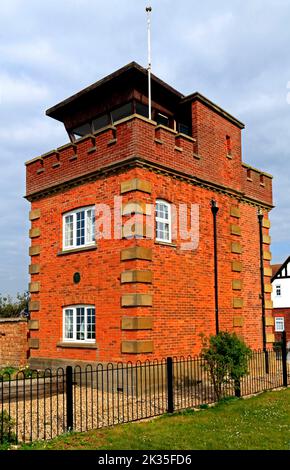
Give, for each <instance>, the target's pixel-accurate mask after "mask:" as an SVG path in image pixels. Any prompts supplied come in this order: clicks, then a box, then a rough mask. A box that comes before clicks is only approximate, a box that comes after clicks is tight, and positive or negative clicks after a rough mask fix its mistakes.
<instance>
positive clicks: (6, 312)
mask: <svg viewBox="0 0 290 470" xmlns="http://www.w3.org/2000/svg"><path fill="white" fill-rule="evenodd" d="M28 297H29V294H28V293H27V292H25V293H24V294H17V296H16V300H14V299H13V298H12V297H11V296H10V295H7V296H3V295H2V294H0V318H1V317H2V318H9V317H19V316H21V315H23V316H25V315H27V314H28Z"/></svg>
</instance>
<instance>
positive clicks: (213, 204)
mask: <svg viewBox="0 0 290 470" xmlns="http://www.w3.org/2000/svg"><path fill="white" fill-rule="evenodd" d="M211 211H212V215H213V241H214V297H215V330H216V334H218V333H219V296H218V253H217V223H216V222H217V213H218V211H219V208H218V206H217V202H216V201H215V200H214V199H212V201H211Z"/></svg>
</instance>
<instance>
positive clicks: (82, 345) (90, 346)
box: [57, 341, 98, 349]
mask: <svg viewBox="0 0 290 470" xmlns="http://www.w3.org/2000/svg"><path fill="white" fill-rule="evenodd" d="M57 347H58V348H75V349H76V348H78V349H98V346H97V345H96V343H85V342H83V343H69V342H65V341H60V342H59V343H57Z"/></svg>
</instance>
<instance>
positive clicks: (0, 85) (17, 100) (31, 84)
mask: <svg viewBox="0 0 290 470" xmlns="http://www.w3.org/2000/svg"><path fill="white" fill-rule="evenodd" d="M48 96H49V90H48V88H47V87H46V86H45V85H44V84H42V83H38V82H36V81H34V80H32V79H31V78H30V77H28V76H25V75H19V76H17V77H13V76H11V75H9V74H7V73H3V72H2V73H0V112H1V107H3V106H11V105H15V104H17V106H21V105H23V104H26V105H30V106H31V105H33V104H34V103H39V102H40V103H41V102H42V103H43V102H44V101H45V100H46V99H47V98H48Z"/></svg>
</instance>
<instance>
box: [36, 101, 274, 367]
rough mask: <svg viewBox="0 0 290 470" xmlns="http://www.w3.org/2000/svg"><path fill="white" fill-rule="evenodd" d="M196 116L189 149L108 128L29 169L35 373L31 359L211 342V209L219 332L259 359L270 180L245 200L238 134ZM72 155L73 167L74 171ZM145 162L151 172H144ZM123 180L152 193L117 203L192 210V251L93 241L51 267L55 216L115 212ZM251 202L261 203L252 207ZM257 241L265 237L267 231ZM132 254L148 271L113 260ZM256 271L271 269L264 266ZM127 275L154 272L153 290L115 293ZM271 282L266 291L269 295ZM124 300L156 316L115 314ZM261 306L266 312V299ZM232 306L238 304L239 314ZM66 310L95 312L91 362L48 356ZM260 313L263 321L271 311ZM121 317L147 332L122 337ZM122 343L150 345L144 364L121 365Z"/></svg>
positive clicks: (117, 356) (171, 351) (131, 125)
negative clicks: (76, 278) (104, 208)
mask: <svg viewBox="0 0 290 470" xmlns="http://www.w3.org/2000/svg"><path fill="white" fill-rule="evenodd" d="M202 106H203V105H200V107H197V108H196V115H197V116H198V117H197V118H196V121H194V122H195V124H194V125H195V126H196V129H197V130H196V136H195V137H196V138H197V142H194V141H193V140H192V139H188V138H186V137H182V136H178V135H177V134H176V133H174V132H173V131H171V130H168V129H165V128H163V127H162V126H161V127H160V126H157V127H156V126H154V124H153V123H150V122H148V121H146V120H144V119H139V118H133V119H129V120H126V121H125V122H123V123H120V124H119V125H117V130H116V132H115V131H114V132H113V131H112V130H108V131H106V132H104V133H102V134H101V135H99V136H96V138H94V139H95V140H94V139H93V140H92V139H91V137H89V138H86V139H83V140H82V142H80V143H78V144H77V145H76V149H74V148H73V146H69V147H66V148H64V149H59V152H58V153H53V154H52V155H51V156H46V157H44V158H43V159H42V160H40V159H37V160H36V161H34V162H32V163H30V164H28V166H27V193H28V194H29V195H30V199H31V200H32V207H31V209H32V210H34V209H39V210H40V217H39V218H37V219H35V220H33V221H32V228H39V230H40V235H39V236H38V237H36V238H33V239H32V242H31V243H32V247H36V246H39V247H40V249H41V252H40V254H38V255H34V256H32V257H31V264H32V265H35V264H38V265H39V266H40V273H39V274H33V275H32V277H31V280H32V282H39V283H40V290H39V292H38V293H33V294H32V301H38V302H39V303H40V304H39V311H35V312H31V317H32V319H35V320H39V330H34V331H31V333H30V334H31V339H32V340H34V339H35V340H37V339H39V349H31V358H32V361H33V360H36V359H40V358H46V359H64V360H66V359H75V360H76V361H78V360H85V361H96V360H97V361H117V360H121V359H122V360H135V359H136V358H138V359H144V358H146V357H151V358H153V357H164V356H167V355H180V354H195V353H198V352H199V351H200V347H201V337H200V334H202V333H204V334H206V335H209V334H210V333H215V310H214V273H213V269H214V264H213V219H212V213H211V207H210V205H211V200H212V199H215V200H216V201H217V203H218V206H219V212H218V258H219V261H218V263H219V301H220V329H222V330H230V331H233V330H234V331H236V332H237V333H238V334H239V335H241V336H242V337H243V338H244V339H245V341H246V342H247V343H248V344H249V346H251V347H253V348H260V347H262V319H261V315H262V314H261V298H260V259H259V226H258V218H257V209H258V207H263V211H264V214H265V216H266V218H267V217H268V215H267V212H268V209H269V204H271V201H272V192H271V179H270V178H267V177H265V178H266V180H267V185H266V186H265V187H262V186H260V182H259V181H253V182H251V185H250V186H249V187H248V189H247V193H246V194H245V192H244V191H245V181H244V179H243V178H244V177H243V175H244V172H245V168H243V167H242V164H241V148H240V130H239V129H238V128H236V127H235V126H234V125H233V124H231V123H229V122H228V121H227V120H225V119H224V118H222V117H220V116H217V115H215V114H214V113H212V111H211V113H212V116H210V114H208V113H209V111H208V110H207V109H206V108H205V107H202ZM203 118H204V122H205V128H204V129H202V122H203ZM226 135H230V136H231V139H232V158H231V159H229V158H227V156H226V149H225V136H226ZM115 137H116V140H114V139H113V138H115ZM112 139H113V140H112ZM197 143H198V145H197ZM90 149H92V150H91V151H89V150H90ZM75 150H77V159H72V160H71V157H72V155H73V154H74V153H75ZM88 151H89V152H88ZM133 156H135V157H136V158H137V157H138V158H139V162H138V163H137V164H134V163H132V164H131V167H129V166H127V167H124V168H123V169H116V170H115V173H113V172H111V171H110V172H109V171H108V168H107V167H106V165H108V164H112V163H114V162H115V163H116V162H118V161H124V159H125V157H127V158H130V157H133ZM142 159H143V160H146V161H147V162H149V163H144V164H142ZM142 165H143V167H142ZM101 168H103V173H100V174H99V175H97V176H94V177H93V176H92V177H91V180H90V181H88V180H84V181H80V182H79V184H76V185H75V186H74V187H68V186H66V187H63V188H62V189H61V190H59V191H55V192H51V193H50V194H46V195H45V196H41V195H39V197H34V196H32V194H33V193H36V192H37V191H40V190H42V189H47V188H49V187H52V186H53V185H57V184H59V183H61V182H64V181H71V180H73V179H74V178H76V177H79V176H80V175H81V174H83V175H85V174H86V173H92V172H93V171H96V170H98V169H101ZM105 169H106V170H105ZM39 170H41V171H39ZM105 171H107V173H105ZM172 172H174V174H173V173H172ZM132 178H139V179H141V180H145V181H147V182H150V183H151V187H152V191H151V193H150V194H149V193H146V192H141V191H132V192H128V193H126V194H124V201H127V200H136V199H137V200H142V201H147V202H151V203H153V204H154V203H155V201H156V199H157V198H162V199H166V200H168V201H169V202H170V203H172V204H175V205H177V206H178V204H180V203H183V204H187V205H188V206H190V204H191V203H194V204H198V205H199V207H200V242H199V246H198V248H197V249H196V250H195V251H192V250H189V251H183V250H181V244H180V242H181V240H180V239H179V238H177V240H176V241H174V243H175V245H176V246H163V245H159V244H156V243H155V242H154V240H150V239H142V240H140V239H131V240H125V239H123V240H114V239H111V240H99V241H98V242H97V249H96V250H94V251H85V252H81V253H80V252H78V253H71V254H65V255H64V256H58V253H59V252H60V251H61V247H62V214H63V213H64V212H67V211H69V210H73V209H76V208H78V207H82V206H86V205H94V204H97V203H102V204H108V205H109V206H110V207H111V211H113V203H114V196H120V184H121V182H122V181H128V180H130V179H132ZM249 183H250V182H249ZM257 185H258V186H259V187H258V189H257V190H256V189H255V188H256V187H257ZM249 198H254V199H259V200H260V201H261V202H260V203H259V202H257V203H256V204H255V202H254V201H250V200H249ZM232 206H234V207H236V208H239V210H240V217H234V216H233V215H231V207H232ZM123 222H124V219H123ZM231 225H236V226H239V227H240V229H241V236H238V235H234V234H232V233H231ZM263 232H264V234H265V235H268V229H266V228H264V229H263ZM235 242H236V243H240V245H241V247H242V253H240V254H235V253H233V252H232V244H233V243H235ZM136 245H137V246H143V247H148V248H152V261H140V260H139V261H136V260H132V261H121V260H120V253H121V250H122V249H124V248H126V247H132V246H136ZM264 250H265V251H266V252H268V251H269V245H266V244H265V246H264ZM234 261H237V262H240V263H241V266H242V267H241V272H233V270H232V263H233V262H234ZM264 264H265V267H269V260H267V261H265V263H264ZM129 269H139V270H142V269H146V270H151V271H152V273H153V281H152V284H142V283H133V284H121V283H120V276H121V273H122V272H123V271H124V270H129ZM74 272H80V274H81V282H80V283H79V284H74V283H73V274H74ZM269 276H270V274H268V277H267V278H266V279H265V281H266V284H269V283H270V277H269ZM233 280H238V281H241V282H242V288H241V290H240V291H234V290H233V286H232V281H233ZM129 293H146V294H152V297H153V306H152V307H131V308H124V307H123V308H122V307H121V296H122V295H124V294H129ZM266 299H267V300H270V293H267V294H266ZM234 301H238V302H240V305H238V307H236V308H234ZM241 302H243V303H241ZM72 304H94V305H95V307H96V331H97V333H96V343H97V346H98V348H97V350H95V349H93V350H92V349H80V348H74V349H68V348H63V347H61V346H57V343H59V342H60V341H61V340H62V308H63V307H64V306H67V305H72ZM267 308H269V307H267ZM266 313H267V315H268V316H270V315H271V310H269V311H267V312H266ZM124 316H129V317H130V316H131V317H152V318H153V329H149V330H132V331H128V330H122V329H121V322H122V317H124ZM270 333H272V326H268V327H267V334H270ZM130 340H132V341H135V340H139V341H146V340H148V341H153V351H152V353H148V354H147V353H146V354H139V355H138V356H136V355H132V354H125V353H121V344H122V342H123V341H130Z"/></svg>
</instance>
